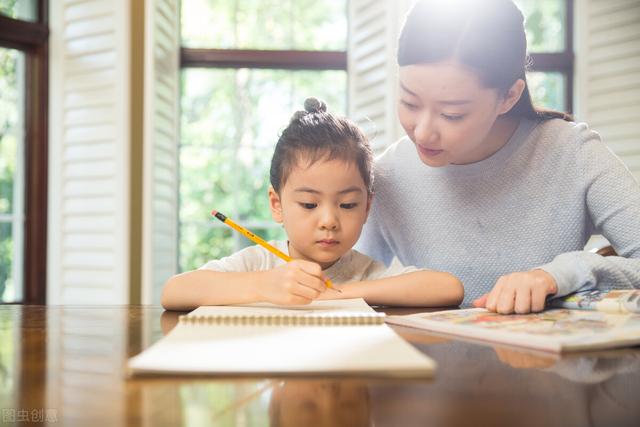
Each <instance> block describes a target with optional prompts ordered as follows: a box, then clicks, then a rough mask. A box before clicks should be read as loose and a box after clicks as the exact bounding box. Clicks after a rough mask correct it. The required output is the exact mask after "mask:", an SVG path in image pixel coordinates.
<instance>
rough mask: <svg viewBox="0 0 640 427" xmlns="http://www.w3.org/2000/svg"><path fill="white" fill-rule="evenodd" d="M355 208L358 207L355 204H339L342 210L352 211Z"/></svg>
mask: <svg viewBox="0 0 640 427" xmlns="http://www.w3.org/2000/svg"><path fill="white" fill-rule="evenodd" d="M356 206H358V204H357V203H341V204H340V207H341V208H342V209H354V208H355V207H356Z"/></svg>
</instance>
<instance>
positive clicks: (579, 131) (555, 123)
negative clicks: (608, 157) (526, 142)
mask: <svg viewBox="0 0 640 427" xmlns="http://www.w3.org/2000/svg"><path fill="white" fill-rule="evenodd" d="M537 128H538V129H539V138H543V139H545V140H548V141H549V142H552V143H556V144H562V146H563V147H566V148H570V149H574V150H579V149H580V148H581V146H582V145H583V144H589V143H602V138H601V137H600V134H599V133H598V132H596V131H595V130H593V129H591V128H590V127H589V125H588V124H587V123H584V122H573V121H572V122H569V121H566V120H563V119H549V120H543V121H541V122H540V123H538V126H537ZM567 143H568V144H569V145H566V144H567Z"/></svg>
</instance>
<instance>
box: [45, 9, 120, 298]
mask: <svg viewBox="0 0 640 427" xmlns="http://www.w3.org/2000/svg"><path fill="white" fill-rule="evenodd" d="M50 8H51V9H50V28H51V35H50V85H49V87H50V90H51V96H50V107H49V112H50V129H49V134H50V139H49V144H50V157H49V173H50V176H49V225H48V233H49V236H48V241H49V246H48V267H47V269H48V285H47V300H48V302H49V303H50V304H126V303H128V301H129V167H130V166H129V150H130V137H129V105H130V91H129V82H130V78H129V75H130V73H129V44H130V43H129V3H128V1H126V0H84V1H82V0H80V1H79V0H57V1H53V2H51V4H50Z"/></svg>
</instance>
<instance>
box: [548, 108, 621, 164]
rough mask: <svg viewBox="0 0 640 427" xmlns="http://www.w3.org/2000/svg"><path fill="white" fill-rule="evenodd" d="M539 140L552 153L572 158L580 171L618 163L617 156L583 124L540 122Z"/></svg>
mask: <svg viewBox="0 0 640 427" xmlns="http://www.w3.org/2000/svg"><path fill="white" fill-rule="evenodd" d="M537 127H538V128H539V129H540V132H539V138H541V139H543V140H544V141H543V142H544V143H545V146H546V144H550V145H551V146H552V147H553V150H551V151H552V152H554V153H556V154H558V155H561V154H564V158H565V159H572V161H573V162H575V163H576V164H577V165H579V166H580V168H581V169H582V170H591V169H594V168H595V169H598V170H599V169H601V168H603V167H605V168H607V167H612V166H614V165H616V166H618V165H619V164H621V161H620V159H619V158H618V156H617V155H616V154H615V153H614V152H613V151H612V150H611V149H610V148H609V147H608V146H607V145H606V141H605V140H603V138H602V137H601V136H600V134H599V133H598V132H597V131H596V130H594V129H592V128H591V127H590V126H589V125H588V124H587V123H584V122H568V121H565V120H562V119H551V120H546V121H543V122H541V123H540V124H539V125H538V126H537Z"/></svg>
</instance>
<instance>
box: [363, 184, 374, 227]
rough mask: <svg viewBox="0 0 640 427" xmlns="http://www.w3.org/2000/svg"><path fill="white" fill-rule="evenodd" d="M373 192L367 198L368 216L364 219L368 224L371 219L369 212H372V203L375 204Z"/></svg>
mask: <svg viewBox="0 0 640 427" xmlns="http://www.w3.org/2000/svg"><path fill="white" fill-rule="evenodd" d="M373 194H374V193H373V191H372V192H371V193H370V194H369V195H368V196H367V215H366V216H365V217H364V222H367V218H369V212H370V211H371V203H373Z"/></svg>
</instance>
